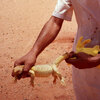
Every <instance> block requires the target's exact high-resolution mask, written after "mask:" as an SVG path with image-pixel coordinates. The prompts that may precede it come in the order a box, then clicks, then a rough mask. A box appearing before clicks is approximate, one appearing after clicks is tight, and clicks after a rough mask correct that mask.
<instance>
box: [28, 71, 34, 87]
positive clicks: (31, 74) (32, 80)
mask: <svg viewBox="0 0 100 100" xmlns="http://www.w3.org/2000/svg"><path fill="white" fill-rule="evenodd" d="M29 74H30V76H31V81H30V82H31V85H32V86H33V87H34V78H35V72H34V71H33V70H30V71H29Z"/></svg>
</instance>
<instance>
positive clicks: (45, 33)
mask: <svg viewBox="0 0 100 100" xmlns="http://www.w3.org/2000/svg"><path fill="white" fill-rule="evenodd" d="M62 23H63V20H62V19H60V18H56V17H53V16H52V17H51V18H50V19H49V21H47V23H46V24H45V25H44V27H43V28H42V30H41V32H40V34H39V36H38V38H37V40H36V42H35V44H34V45H33V47H32V49H31V50H30V51H29V52H28V53H27V54H26V55H25V56H23V57H21V58H19V59H18V60H16V61H15V63H14V67H16V66H17V65H25V66H24V70H23V74H22V76H20V77H26V76H27V73H28V71H29V69H31V67H32V66H33V65H34V64H35V62H36V58H37V56H38V55H39V54H40V53H41V52H42V51H43V50H44V49H45V47H46V46H48V45H49V44H50V43H51V42H52V41H53V40H54V39H55V38H56V36H57V35H58V33H59V31H60V29H61V26H62ZM12 76H14V73H13V72H12Z"/></svg>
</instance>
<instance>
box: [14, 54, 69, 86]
mask: <svg viewBox="0 0 100 100" xmlns="http://www.w3.org/2000/svg"><path fill="white" fill-rule="evenodd" d="M67 58H68V53H65V54H64V55H62V56H59V57H58V58H57V59H56V60H55V61H54V63H53V64H45V65H35V66H33V67H32V68H31V69H30V70H29V75H30V77H31V84H32V86H34V78H35V77H48V76H50V75H52V76H53V77H54V80H53V83H55V82H56V79H57V78H59V79H60V80H61V84H62V85H65V82H64V77H62V75H61V74H60V73H59V71H58V68H57V67H58V65H59V63H60V62H61V61H63V60H65V59H67ZM23 68H24V66H23V65H20V66H16V67H15V68H14V74H15V80H17V76H18V75H19V74H21V73H22V71H23Z"/></svg>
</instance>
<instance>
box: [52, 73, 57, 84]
mask: <svg viewBox="0 0 100 100" xmlns="http://www.w3.org/2000/svg"><path fill="white" fill-rule="evenodd" d="M52 76H53V77H54V80H53V84H55V83H56V79H57V75H55V74H52Z"/></svg>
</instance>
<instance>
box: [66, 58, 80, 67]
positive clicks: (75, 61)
mask: <svg viewBox="0 0 100 100" xmlns="http://www.w3.org/2000/svg"><path fill="white" fill-rule="evenodd" d="M78 61H79V60H78V59H72V58H70V59H67V60H66V62H67V63H69V64H72V65H76V63H78Z"/></svg>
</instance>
